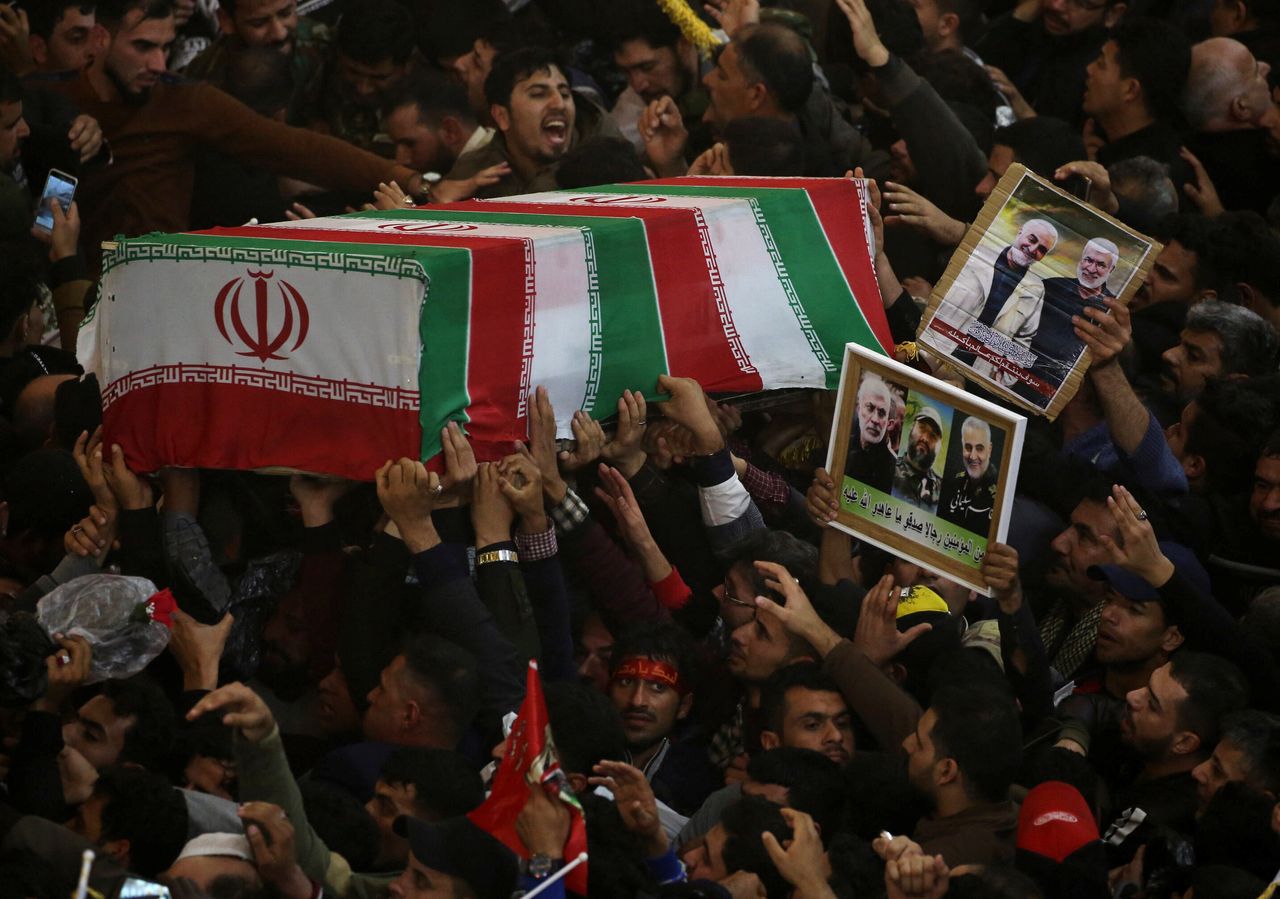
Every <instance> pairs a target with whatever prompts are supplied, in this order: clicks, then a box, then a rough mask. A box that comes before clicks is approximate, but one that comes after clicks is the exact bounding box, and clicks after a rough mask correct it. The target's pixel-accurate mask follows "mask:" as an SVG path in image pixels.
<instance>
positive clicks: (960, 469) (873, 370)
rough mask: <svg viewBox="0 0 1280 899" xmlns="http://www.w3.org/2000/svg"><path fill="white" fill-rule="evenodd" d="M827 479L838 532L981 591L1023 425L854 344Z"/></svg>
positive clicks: (1006, 506)
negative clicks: (984, 562)
mask: <svg viewBox="0 0 1280 899" xmlns="http://www.w3.org/2000/svg"><path fill="white" fill-rule="evenodd" d="M836 402H837V409H836V417H835V421H834V423H833V425H832V434H831V440H830V442H829V444H828V446H829V447H830V449H829V450H828V452H829V455H828V457H827V471H828V472H830V474H831V478H832V480H833V481H834V482H835V485H836V490H837V491H838V492H839V495H840V499H839V505H840V510H839V511H838V512H837V513H836V518H835V521H834V522H833V524H834V526H835V527H838V528H840V529H841V530H844V531H847V532H848V533H850V534H852V535H854V536H855V537H857V538H859V539H860V540H865V541H867V542H869V543H873V544H875V545H876V546H879V547H881V548H882V549H885V550H888V551H889V552H891V553H895V554H896V555H899V556H902V557H904V558H908V559H911V560H912V561H914V562H918V563H919V564H920V565H923V566H924V567H926V568H928V569H930V570H931V571H936V572H938V573H939V574H942V575H943V576H945V577H948V578H950V579H951V580H954V581H956V582H958V583H961V584H965V585H966V586H968V587H971V588H973V589H974V590H977V591H979V592H981V593H988V592H989V591H988V589H987V587H986V585H985V584H983V582H982V577H981V572H980V569H981V567H982V560H983V559H984V558H985V557H986V554H987V546H988V545H989V544H990V543H992V542H1001V541H1003V540H1004V539H1005V535H1006V532H1007V530H1008V526H1009V510H1010V504H1011V502H1012V499H1013V491H1014V485H1015V484H1016V483H1017V480H1018V460H1019V459H1020V458H1021V455H1022V439H1023V431H1024V429H1025V428H1026V424H1027V419H1026V418H1025V417H1024V416H1022V415H1019V414H1018V413H1016V412H1012V411H1010V410H1008V409H1003V408H1001V407H1000V406H997V405H995V404H994V403H989V402H987V401H986V400H982V399H979V398H978V397H975V396H971V395H970V394H967V393H965V392H964V391H962V390H957V389H956V388H955V387H953V386H951V385H950V384H947V383H944V382H943V381H939V380H938V379H937V378H933V377H930V376H928V375H925V374H922V373H920V372H918V371H916V370H915V369H912V368H909V367H907V366H905V365H903V364H901V363H900V362H897V361H895V360H893V359H888V358H886V357H884V356H881V355H879V354H877V353H873V352H870V351H868V350H866V349H864V348H863V347H860V346H858V345H856V344H852V343H851V344H849V345H848V346H847V347H845V354H844V368H843V370H842V371H841V377H840V392H839V395H838V398H837V400H836Z"/></svg>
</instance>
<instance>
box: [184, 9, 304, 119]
mask: <svg viewBox="0 0 1280 899" xmlns="http://www.w3.org/2000/svg"><path fill="white" fill-rule="evenodd" d="M218 28H219V30H220V32H221V33H220V34H219V36H218V39H217V40H215V41H214V42H213V43H212V44H211V45H210V46H209V47H208V49H206V50H205V51H204V52H203V53H201V54H200V55H199V56H197V57H196V58H195V59H193V60H192V61H191V63H190V65H188V66H187V68H186V69H185V74H186V75H187V77H189V78H193V79H196V80H199V81H210V82H212V83H214V84H222V83H223V81H224V79H225V78H226V76H227V70H228V68H229V67H230V64H231V60H232V58H233V57H234V56H235V54H237V53H239V52H241V51H243V50H246V49H248V48H250V47H268V48H270V49H272V50H275V51H276V52H277V53H280V54H281V55H282V56H286V57H288V59H289V67H290V69H291V70H292V72H293V85H294V87H293V97H292V99H291V100H290V102H289V114H288V122H289V124H291V125H302V124H305V112H306V108H305V107H306V106H307V105H308V104H309V103H310V102H313V101H314V98H315V95H316V94H317V93H318V92H319V89H320V82H321V80H322V75H323V70H324V60H325V54H326V51H327V49H328V46H329V32H328V29H326V28H325V27H324V26H323V25H319V24H317V23H315V22H313V21H312V20H311V19H308V18H307V17H306V16H300V15H298V2H297V0H221V2H220V3H219V4H218Z"/></svg>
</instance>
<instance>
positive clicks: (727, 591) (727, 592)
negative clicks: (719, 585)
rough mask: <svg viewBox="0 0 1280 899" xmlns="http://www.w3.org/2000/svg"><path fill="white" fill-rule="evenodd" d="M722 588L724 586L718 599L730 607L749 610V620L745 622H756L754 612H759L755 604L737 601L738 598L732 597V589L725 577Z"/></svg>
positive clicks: (741, 600)
mask: <svg viewBox="0 0 1280 899" xmlns="http://www.w3.org/2000/svg"><path fill="white" fill-rule="evenodd" d="M723 586H724V593H723V594H722V595H721V597H720V598H721V599H722V600H723V601H724V602H727V603H728V604H729V605H731V606H740V607H741V608H744V609H750V610H751V617H750V618H748V619H747V620H748V621H755V620H756V612H758V611H759V610H758V609H757V608H756V604H755V603H754V602H747V601H746V600H743V599H738V597H736V596H734V595H733V589H732V588H731V587H730V586H729V579H728V578H727V577H726V578H725V579H724V585H723Z"/></svg>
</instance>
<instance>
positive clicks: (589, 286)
mask: <svg viewBox="0 0 1280 899" xmlns="http://www.w3.org/2000/svg"><path fill="white" fill-rule="evenodd" d="M299 226H302V227H305V228H315V229H317V230H323V231H351V232H362V233H370V232H373V233H386V234H398V235H407V236H413V235H421V236H423V237H426V238H429V237H430V236H432V235H439V236H442V237H451V238H461V239H467V238H489V239H494V238H497V239H507V240H521V241H524V242H525V247H526V249H525V252H526V267H527V269H528V268H531V269H532V270H533V284H532V287H533V290H534V302H533V312H534V319H533V322H532V327H528V324H529V323H526V328H525V346H524V349H523V354H524V355H523V360H522V365H521V386H522V388H524V393H523V395H524V396H528V391H529V390H532V389H533V388H534V387H536V386H538V385H542V386H544V387H546V388H547V392H548V394H549V395H550V397H551V402H552V404H553V405H554V406H555V410H556V435H557V436H558V437H562V438H568V437H572V436H573V431H572V429H571V427H570V424H571V422H572V421H573V413H574V412H575V411H576V410H578V409H581V408H584V406H585V405H586V403H587V393H588V389H589V382H590V380H591V372H592V370H593V366H594V369H595V370H596V374H597V378H598V369H599V364H600V359H599V357H600V336H599V327H600V311H599V307H600V289H599V284H598V283H597V277H596V273H595V266H594V265H592V266H590V267H589V266H588V258H589V256H590V255H591V253H592V252H593V247H592V245H591V243H590V242H589V240H588V236H587V235H586V233H585V231H584V230H583V229H581V228H566V227H563V226H556V225H533V224H530V225H509V224H500V223H494V222H458V221H442V220H433V219H419V218H414V219H405V218H387V219H382V218H324V219H319V218H317V219H305V220H303V221H298V222H280V223H277V224H276V225H274V226H264V227H280V228H297V227H299ZM477 258H479V257H477ZM473 300H474V301H473V303H472V310H473V313H472V314H473V315H474V314H479V315H485V314H489V313H488V310H487V309H486V304H485V298H483V297H479V298H473ZM430 322H431V313H430V308H429V307H428V310H427V323H428V325H430ZM482 331H483V328H481V329H479V331H477V330H476V329H473V330H472V333H473V334H475V333H479V332H482ZM483 352H484V347H483V346H473V347H471V353H470V354H469V355H471V354H474V353H483Z"/></svg>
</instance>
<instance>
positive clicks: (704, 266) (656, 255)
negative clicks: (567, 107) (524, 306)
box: [449, 201, 764, 393]
mask: <svg viewBox="0 0 1280 899" xmlns="http://www.w3.org/2000/svg"><path fill="white" fill-rule="evenodd" d="M449 211H451V212H514V213H529V214H531V215H537V216H539V218H541V219H552V218H555V217H557V216H575V217H592V218H633V219H640V220H642V221H643V222H644V224H645V233H646V237H647V240H648V244H649V260H650V264H651V265H652V267H653V277H654V287H655V289H656V290H657V292H658V310H659V314H660V315H661V317H662V332H663V338H664V340H665V342H666V348H667V367H668V369H669V370H670V372H671V374H673V375H676V376H679V377H685V378H693V379H695V380H696V381H697V382H698V383H699V384H701V385H702V387H703V389H704V390H708V391H711V392H712V393H716V392H730V391H732V392H737V391H749V392H754V391H759V390H762V389H763V388H764V385H763V382H762V381H761V380H760V374H759V372H758V371H756V370H755V369H754V368H752V367H751V365H750V360H748V359H747V358H746V355H745V353H742V352H741V351H740V352H739V353H737V354H735V352H734V349H733V347H732V345H731V343H730V337H729V336H727V335H726V333H725V332H726V330H728V331H729V332H730V335H732V334H733V333H734V332H733V329H732V323H731V321H732V316H731V314H730V310H729V307H728V305H727V304H719V303H717V299H716V289H715V285H714V284H713V283H712V278H713V271H715V272H718V269H716V268H715V263H714V261H713V260H710V259H708V258H707V256H706V254H705V252H704V243H705V244H706V252H710V251H711V250H712V247H711V245H710V241H709V240H708V241H704V240H703V233H704V231H705V229H703V228H700V226H699V222H698V215H697V212H696V211H695V210H692V209H671V208H662V209H646V208H642V207H619V206H591V205H587V204H583V205H581V206H567V205H563V206H562V205H559V204H554V203H507V202H503V203H501V204H497V203H485V202H476V201H471V202H466V203H454V204H452V205H450V206H449ZM547 224H554V222H551V221H548V222H547ZM715 277H718V274H716V275H715ZM721 289H722V290H723V285H721ZM721 305H724V309H723V311H721V309H720V306H721ZM726 319H728V320H729V323H728V327H727V328H726ZM744 369H745V370H744Z"/></svg>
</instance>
